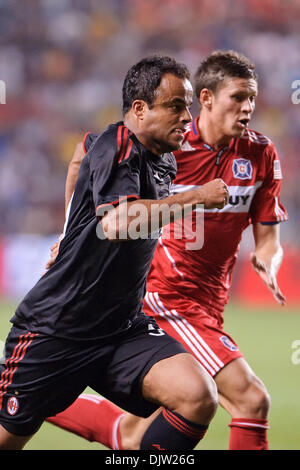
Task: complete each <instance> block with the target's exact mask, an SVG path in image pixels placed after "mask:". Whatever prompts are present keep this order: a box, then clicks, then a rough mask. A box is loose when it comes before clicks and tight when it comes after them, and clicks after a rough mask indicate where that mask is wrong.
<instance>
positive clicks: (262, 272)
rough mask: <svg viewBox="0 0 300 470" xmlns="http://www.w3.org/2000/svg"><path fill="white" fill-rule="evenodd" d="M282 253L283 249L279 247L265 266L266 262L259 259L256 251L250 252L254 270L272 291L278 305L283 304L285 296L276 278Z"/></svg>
mask: <svg viewBox="0 0 300 470" xmlns="http://www.w3.org/2000/svg"><path fill="white" fill-rule="evenodd" d="M282 255H283V251H282V249H280V250H279V251H278V252H277V253H276V255H274V256H273V257H272V259H271V262H270V263H269V266H267V263H265V262H264V261H262V260H261V259H259V257H258V256H257V254H256V253H251V255H250V260H251V263H252V267H253V269H254V271H255V272H256V273H257V274H258V275H259V276H260V277H261V279H262V281H263V282H264V284H265V285H266V286H267V288H268V289H269V290H270V291H271V292H272V294H273V296H274V298H275V300H276V302H278V303H279V304H280V305H285V303H286V298H285V296H284V295H283V294H282V292H281V290H280V289H279V287H278V284H277V280H276V274H277V271H278V269H279V267H280V264H281V260H282Z"/></svg>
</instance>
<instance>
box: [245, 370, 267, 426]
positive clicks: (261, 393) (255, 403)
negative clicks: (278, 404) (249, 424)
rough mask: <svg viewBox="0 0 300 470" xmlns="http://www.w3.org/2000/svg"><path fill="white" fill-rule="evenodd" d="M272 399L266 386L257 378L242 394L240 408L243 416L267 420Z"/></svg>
mask: <svg viewBox="0 0 300 470" xmlns="http://www.w3.org/2000/svg"><path fill="white" fill-rule="evenodd" d="M270 405H271V398H270V395H269V393H268V391H267V389H266V387H265V386H264V384H263V383H262V382H261V381H260V380H259V379H257V378H255V379H254V380H253V381H252V382H251V383H250V384H249V385H248V387H247V389H246V390H245V391H244V393H242V394H241V398H240V406H239V407H240V408H241V411H242V413H243V414H247V416H248V417H249V418H250V417H254V418H258V419H259V418H261V419H266V418H267V416H268V413H269V410H270Z"/></svg>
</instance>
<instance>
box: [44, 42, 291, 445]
mask: <svg viewBox="0 0 300 470" xmlns="http://www.w3.org/2000/svg"><path fill="white" fill-rule="evenodd" d="M195 92H196V95H197V98H198V99H199V103H200V114H199V116H197V117H196V118H195V119H194V120H193V121H192V123H191V124H190V126H189V130H188V132H187V133H186V136H185V140H184V142H183V144H182V147H181V149H180V150H179V151H177V152H174V154H175V157H176V160H177V166H178V172H177V177H176V179H175V181H174V183H173V186H172V189H171V191H172V193H173V194H178V193H180V192H182V191H186V190H187V189H192V188H198V187H199V186H201V185H203V184H204V183H206V182H207V181H209V180H212V179H214V178H218V177H219V178H222V179H223V180H224V181H225V182H226V184H227V185H228V187H229V194H230V198H229V202H228V204H227V205H226V206H225V207H224V208H223V209H221V210H219V209H211V210H204V214H203V213H202V214H201V213H200V214H197V213H193V216H194V218H195V219H194V220H193V221H192V223H191V230H192V229H193V228H194V227H195V224H196V223H197V217H198V218H200V219H201V217H203V215H204V225H203V241H204V243H203V246H199V248H198V249H195V248H191V247H192V245H191V244H189V241H190V240H188V237H186V238H185V237H182V236H181V237H178V236H176V230H177V228H176V223H175V224H174V223H173V224H171V225H170V227H168V230H164V232H163V233H162V235H161V237H160V238H159V242H158V246H157V249H156V252H155V256H154V259H153V262H152V265H151V269H150V273H149V275H148V279H147V293H146V296H145V299H144V311H145V312H146V313H147V315H151V316H153V317H155V319H156V321H157V323H158V324H159V326H160V327H161V328H162V329H163V330H165V331H166V332H168V333H169V334H170V335H172V336H173V337H175V338H176V339H177V340H179V341H180V342H181V343H182V344H183V345H184V347H185V348H186V349H187V350H188V351H189V352H191V353H192V354H193V355H194V357H195V358H196V359H197V360H198V361H199V363H200V364H201V365H202V367H203V368H204V369H206V371H207V372H208V373H209V374H210V375H211V376H212V377H213V378H214V380H215V382H216V385H217V388H218V394H219V402H220V404H221V406H222V407H224V408H225V410H226V411H227V412H228V413H229V415H230V417H231V422H230V424H229V426H230V442H229V449H231V450H242V449H245V450H258V449H260V450H265V449H268V439H267V429H268V427H269V426H268V413H269V407H270V398H269V395H268V392H267V390H266V387H265V385H264V384H263V383H262V381H261V380H260V379H259V378H258V377H257V376H256V375H255V373H254V372H253V371H252V370H251V368H250V367H249V365H248V364H247V362H246V360H245V359H244V357H243V354H242V352H241V351H240V349H239V347H238V345H237V344H236V343H235V341H234V340H233V339H232V338H231V337H230V335H229V334H228V333H227V332H226V331H225V330H224V329H223V310H224V307H225V305H226V303H227V301H228V290H229V287H230V284H231V274H232V270H233V267H234V265H235V261H236V258H237V252H238V248H239V243H240V240H241V237H242V233H243V230H244V229H245V228H246V227H248V225H249V224H250V223H252V226H253V235H254V241H255V250H254V252H253V253H252V254H251V263H252V266H253V268H254V269H255V271H256V272H257V273H258V275H259V276H260V277H261V278H262V280H263V282H264V283H265V284H266V286H267V287H268V288H269V289H270V291H271V292H272V294H273V295H274V298H275V300H276V301H277V302H278V303H280V304H282V305H284V303H285V297H284V295H283V294H282V293H281V291H280V289H279V287H278V285H277V281H276V274H277V272H278V269H279V267H280V264H281V261H282V256H283V251H282V248H281V245H280V237H279V225H280V224H279V222H282V221H284V220H287V213H286V211H285V209H284V207H283V206H282V204H281V203H280V189H281V180H282V175H281V169H280V161H279V158H278V155H277V151H276V148H275V146H274V144H273V143H272V142H271V141H270V139H269V138H268V137H266V136H264V135H262V134H260V133H258V132H256V131H254V130H250V129H249V127H248V125H249V122H250V119H251V116H252V113H253V111H254V107H255V100H256V97H257V93H258V89H257V74H256V72H255V68H254V65H253V64H251V62H250V61H249V60H248V59H247V58H246V57H244V56H243V55H241V54H238V53H236V52H234V51H228V52H222V51H216V52H213V53H212V54H211V55H210V56H208V57H207V58H206V60H204V61H203V62H202V64H201V65H200V67H199V68H198V70H197V72H196V74H195ZM200 245H201V244H200ZM153 419H154V418H153V417H150V418H148V419H141V418H137V417H135V416H133V415H130V414H128V413H126V414H125V413H123V411H122V410H120V409H118V408H117V407H115V405H113V404H111V403H109V402H108V401H107V400H104V399H101V398H99V399H97V397H95V396H90V395H82V396H81V397H80V398H79V399H78V400H77V401H76V402H75V403H74V404H73V405H72V406H71V407H70V408H69V409H68V410H66V411H65V412H64V413H62V414H61V415H58V416H56V417H55V418H51V419H50V421H52V422H53V423H54V424H57V425H59V426H61V427H64V428H65V429H68V430H70V431H73V432H76V433H78V434H79V435H82V436H83V437H86V438H87V439H89V440H97V441H99V442H102V443H104V444H105V445H107V446H108V447H111V448H114V449H139V445H140V441H141V438H142V436H143V434H144V432H145V430H146V429H148V427H149V426H151V423H152V421H153Z"/></svg>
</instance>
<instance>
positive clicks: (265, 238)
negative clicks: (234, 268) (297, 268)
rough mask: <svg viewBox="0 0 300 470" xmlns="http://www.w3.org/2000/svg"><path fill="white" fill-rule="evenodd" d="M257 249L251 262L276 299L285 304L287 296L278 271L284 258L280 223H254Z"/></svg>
mask: <svg viewBox="0 0 300 470" xmlns="http://www.w3.org/2000/svg"><path fill="white" fill-rule="evenodd" d="M253 235H254V241H255V251H254V253H251V263H252V266H253V268H254V270H255V271H256V272H257V274H258V275H259V276H260V277H261V279H262V280H263V282H264V283H265V285H266V286H267V287H268V289H270V291H271V292H272V294H273V296H274V298H275V300H276V301H277V302H278V303H279V304H281V305H284V304H285V302H286V298H285V296H284V295H283V294H282V292H281V291H280V289H279V287H278V284H277V279H276V277H277V273H278V270H279V268H280V265H281V262H282V259H283V250H282V247H281V245H280V224H276V225H262V224H261V223H256V224H254V225H253Z"/></svg>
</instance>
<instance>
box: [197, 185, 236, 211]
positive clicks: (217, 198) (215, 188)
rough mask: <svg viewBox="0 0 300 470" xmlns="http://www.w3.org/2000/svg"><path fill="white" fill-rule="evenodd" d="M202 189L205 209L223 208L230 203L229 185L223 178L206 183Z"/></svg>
mask: <svg viewBox="0 0 300 470" xmlns="http://www.w3.org/2000/svg"><path fill="white" fill-rule="evenodd" d="M200 191H201V196H202V199H203V201H204V207H205V209H214V208H217V209H223V207H224V206H226V204H228V199H229V191H228V186H227V184H226V183H225V182H224V181H223V180H222V179H221V178H216V179H214V180H212V181H209V182H208V183H205V184H204V185H203V186H201V188H200Z"/></svg>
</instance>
